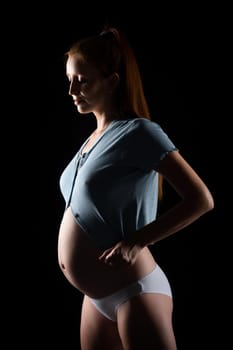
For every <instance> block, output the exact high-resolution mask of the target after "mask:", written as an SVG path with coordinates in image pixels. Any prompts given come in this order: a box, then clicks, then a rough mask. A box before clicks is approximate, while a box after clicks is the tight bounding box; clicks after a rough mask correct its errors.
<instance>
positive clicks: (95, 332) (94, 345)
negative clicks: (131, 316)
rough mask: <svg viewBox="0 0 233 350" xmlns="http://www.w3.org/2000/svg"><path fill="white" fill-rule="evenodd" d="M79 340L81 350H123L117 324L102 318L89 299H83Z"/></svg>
mask: <svg viewBox="0 0 233 350" xmlns="http://www.w3.org/2000/svg"><path fill="white" fill-rule="evenodd" d="M80 340H81V349H82V350H109V349H112V350H123V348H122V345H121V340H120V336H119V333H118V328H117V323H116V322H113V321H111V320H109V319H107V318H106V317H105V316H103V315H102V314H101V313H100V312H99V311H98V310H97V309H96V307H95V306H94V305H93V304H92V303H91V301H90V299H89V298H88V297H87V296H85V297H84V299H83V305H82V313H81V326H80Z"/></svg>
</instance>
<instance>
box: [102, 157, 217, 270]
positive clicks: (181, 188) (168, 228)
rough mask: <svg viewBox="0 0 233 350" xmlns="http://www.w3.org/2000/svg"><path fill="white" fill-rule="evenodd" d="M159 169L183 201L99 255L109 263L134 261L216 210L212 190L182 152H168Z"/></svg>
mask: <svg viewBox="0 0 233 350" xmlns="http://www.w3.org/2000/svg"><path fill="white" fill-rule="evenodd" d="M155 170H156V171H158V172H159V173H161V174H162V175H163V177H164V179H166V180H167V181H168V182H169V183H170V185H171V186H172V187H173V189H174V190H175V191H176V192H177V194H178V195H179V196H180V198H181V200H180V201H179V203H178V204H176V205H175V206H173V207H172V208H171V209H169V210H168V211H166V212H165V213H164V214H162V215H161V216H159V217H158V218H157V219H156V220H154V221H153V222H151V223H150V224H148V225H146V226H144V227H143V228H141V229H139V230H138V231H136V232H135V233H134V234H132V236H131V238H130V240H128V241H121V242H119V243H117V244H116V246H115V247H112V248H110V249H107V250H106V251H105V252H104V253H103V254H102V255H101V256H100V258H99V259H100V260H102V261H104V262H105V263H109V264H111V265H112V264H113V263H116V261H122V262H125V263H129V264H133V263H134V262H135V260H136V258H137V256H138V254H139V252H140V251H141V249H143V248H144V247H146V246H147V245H149V244H153V243H156V242H158V241H160V240H162V239H164V238H166V237H168V236H170V235H172V234H174V233H176V232H178V231H180V230H182V229H183V228H184V227H186V226H188V225H190V224H191V223H192V222H194V221H195V220H197V219H198V218H199V217H200V216H202V215H203V214H205V213H206V212H208V211H210V210H211V209H213V207H214V201H213V197H212V195H211V193H210V191H209V189H208V188H207V186H206V185H205V183H204V182H203V181H202V179H201V178H200V177H199V176H198V175H197V173H196V172H195V171H194V170H193V169H192V167H191V166H190V165H189V164H188V163H187V162H186V161H185V159H184V158H183V157H182V156H181V155H180V153H179V152H178V151H173V152H170V153H168V154H167V155H166V157H165V158H164V159H163V160H161V161H160V162H159V166H158V167H157V168H156V169H155Z"/></svg>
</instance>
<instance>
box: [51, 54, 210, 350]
mask: <svg viewBox="0 0 233 350" xmlns="http://www.w3.org/2000/svg"><path fill="white" fill-rule="evenodd" d="M66 71H67V77H68V79H69V82H70V89H69V94H70V95H71V96H72V98H73V101H74V103H75V105H76V107H77V110H78V112H79V113H80V114H86V113H93V114H94V115H95V117H96V123H97V128H96V130H95V132H94V133H93V134H92V135H91V137H90V139H89V142H88V143H87V144H86V146H85V149H84V150H83V152H86V151H87V150H88V149H89V148H90V147H91V146H92V145H93V144H94V143H95V142H96V140H97V138H98V137H99V135H101V133H102V132H103V131H104V130H105V128H106V127H107V126H108V125H109V122H111V121H112V120H113V119H117V115H118V113H117V109H116V108H115V106H114V103H113V99H112V96H113V94H114V88H115V87H116V85H117V83H118V81H119V76H118V75H117V74H116V73H114V74H112V75H111V76H110V77H107V78H106V77H102V76H101V75H100V73H99V72H98V71H97V70H96V69H95V68H94V67H92V66H91V65H89V64H87V63H86V62H84V61H83V60H80V56H78V55H73V56H71V57H69V59H68V61H67V66H66ZM155 170H156V171H158V172H160V173H161V174H162V175H163V176H164V178H165V179H166V180H167V181H168V182H169V183H170V184H171V186H172V187H173V188H174V190H175V191H176V192H177V193H178V195H179V196H180V201H179V203H178V204H177V205H175V206H174V207H172V208H171V209H170V210H169V211H167V212H166V213H164V214H163V215H162V216H160V217H159V218H157V220H156V221H153V222H152V223H151V224H149V225H147V226H146V227H144V228H142V229H140V231H137V232H135V233H133V234H132V238H131V239H130V240H129V241H127V242H126V241H121V242H118V243H117V244H116V245H115V246H114V247H111V248H109V249H107V250H106V251H104V252H102V251H100V249H99V248H98V247H96V246H95V245H94V243H93V242H92V241H91V240H90V238H88V236H87V234H86V233H85V232H83V231H82V229H81V228H80V227H79V226H78V224H77V222H76V220H75V219H74V217H73V215H72V213H71V210H70V209H69V208H68V209H67V210H66V211H65V213H64V217H63V220H62V223H61V227H60V232H59V239H58V259H59V264H60V266H61V269H62V271H63V273H64V275H65V276H66V278H67V279H68V280H69V281H70V283H71V284H72V285H74V286H75V287H76V288H77V289H79V290H80V291H81V292H82V293H83V294H84V300H83V306H82V314H81V326H80V332H81V333H80V338H81V348H82V350H98V349H101V350H105V349H106V350H107V349H108V350H109V349H112V350H117V349H118V350H120V349H121V350H141V349H143V348H144V349H147V350H150V349H151V350H152V349H157V350H176V349H177V347H176V341H175V337H174V333H173V328H172V310H173V304H172V299H171V298H170V297H169V296H167V295H163V294H158V293H157V294H156V293H154V294H143V295H139V296H136V297H133V298H131V299H130V300H128V301H127V302H125V303H124V304H122V305H121V306H120V307H119V309H118V313H117V322H113V321H110V320H108V319H107V318H105V317H104V316H103V315H102V314H101V313H100V312H99V311H98V310H97V309H96V308H95V306H93V304H92V303H91V302H90V299H89V297H94V298H99V297H103V296H106V295H108V294H110V293H113V292H114V291H117V290H118V289H120V288H122V287H124V286H127V284H129V283H130V282H132V281H135V280H137V279H139V278H141V277H143V276H145V275H146V274H148V273H150V272H151V271H152V270H153V269H154V267H155V266H156V261H155V259H154V257H153V256H152V254H151V252H150V250H149V249H148V245H149V244H150V243H156V242H158V241H160V240H162V239H165V238H167V237H169V236H171V235H172V234H174V233H176V232H178V231H180V230H182V229H183V228H184V227H186V226H187V225H190V224H191V223H192V222H194V221H195V220H197V219H198V218H199V217H200V216H201V215H203V214H204V213H206V212H208V211H209V210H211V209H212V208H213V206H214V203H213V198H212V195H211V193H210V191H209V190H208V188H207V187H206V185H205V184H204V183H203V181H202V180H201V179H200V177H199V176H198V175H197V173H196V172H195V171H194V170H193V169H192V167H191V166H190V165H189V164H188V163H187V162H186V160H185V159H184V158H183V157H182V155H181V154H180V153H179V152H178V151H173V152H171V153H169V154H168V155H167V156H166V157H165V158H164V159H163V160H162V161H160V163H159V166H158V167H157V168H156V169H155Z"/></svg>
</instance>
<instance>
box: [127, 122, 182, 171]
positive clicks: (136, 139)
mask: <svg viewBox="0 0 233 350" xmlns="http://www.w3.org/2000/svg"><path fill="white" fill-rule="evenodd" d="M131 132H132V135H131V136H132V137H130V138H129V139H130V146H129V148H130V149H131V151H130V153H131V157H132V158H131V160H132V161H133V163H134V165H135V166H136V167H139V168H141V169H143V170H149V169H152V168H155V167H156V166H157V165H158V163H159V161H160V160H162V159H163V158H164V157H165V155H166V154H167V153H169V152H172V151H174V150H178V149H177V147H176V146H175V144H174V143H173V142H172V141H171V139H170V138H169V137H168V135H167V134H166V133H165V131H164V130H163V129H162V128H161V126H160V125H159V124H157V123H155V122H153V121H151V120H147V119H143V118H139V119H138V120H135V124H134V126H133V128H132V130H131Z"/></svg>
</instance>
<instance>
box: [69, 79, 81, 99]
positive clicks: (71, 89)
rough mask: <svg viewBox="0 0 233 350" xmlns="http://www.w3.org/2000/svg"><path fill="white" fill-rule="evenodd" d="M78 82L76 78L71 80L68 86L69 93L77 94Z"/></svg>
mask: <svg viewBox="0 0 233 350" xmlns="http://www.w3.org/2000/svg"><path fill="white" fill-rule="evenodd" d="M79 92H80V84H79V83H78V82H77V81H76V80H71V82H70V86H69V95H79Z"/></svg>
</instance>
